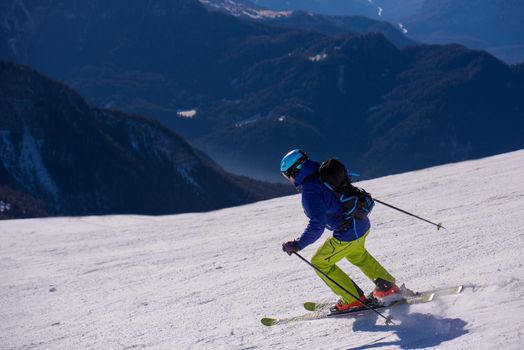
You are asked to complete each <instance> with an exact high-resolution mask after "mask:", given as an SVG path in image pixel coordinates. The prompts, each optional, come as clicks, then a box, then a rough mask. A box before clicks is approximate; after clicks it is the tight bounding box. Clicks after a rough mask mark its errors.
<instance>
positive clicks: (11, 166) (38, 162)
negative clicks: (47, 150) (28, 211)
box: [0, 128, 60, 203]
mask: <svg viewBox="0 0 524 350" xmlns="http://www.w3.org/2000/svg"><path fill="white" fill-rule="evenodd" d="M41 146H42V142H39V141H37V140H35V138H34V137H33V135H32V134H31V131H30V130H29V129H28V128H26V129H25V130H24V133H23V136H22V140H21V142H20V143H19V144H18V145H15V143H14V142H13V139H12V137H11V133H10V131H6V130H3V131H1V132H0V149H1V150H2V152H0V160H1V162H2V164H3V166H4V167H5V169H6V170H7V172H8V173H9V174H11V175H12V176H13V177H14V179H15V180H16V181H17V182H18V183H20V184H24V186H26V188H27V189H28V190H32V191H37V190H38V189H39V188H41V189H42V190H43V191H44V192H45V193H46V194H47V195H49V196H50V198H51V199H52V200H53V201H55V203H57V202H58V199H59V195H60V191H59V189H58V186H57V185H56V183H55V182H54V180H53V178H52V177H51V175H50V174H49V172H48V171H47V168H46V167H45V165H44V162H43V160H42V156H41V153H40V149H41Z"/></svg>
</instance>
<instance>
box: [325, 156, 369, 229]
mask: <svg viewBox="0 0 524 350" xmlns="http://www.w3.org/2000/svg"><path fill="white" fill-rule="evenodd" d="M319 176H320V181H321V182H322V183H323V184H324V186H326V187H327V188H328V189H329V190H330V191H331V192H332V193H333V194H334V195H335V196H336V197H337V198H338V200H339V201H340V202H342V206H343V208H344V218H343V220H342V221H341V222H340V224H339V226H338V227H337V229H336V230H335V231H343V230H347V229H348V228H351V227H352V226H353V219H357V220H363V219H365V218H366V217H367V216H368V214H369V213H370V212H371V210H372V209H373V207H374V206H375V201H374V200H373V198H372V197H371V195H370V194H369V193H367V192H366V191H364V190H363V189H362V188H358V187H355V186H353V185H352V184H351V178H350V177H349V175H348V172H347V170H346V167H345V166H344V164H342V163H341V162H340V161H339V160H338V159H335V158H332V159H328V160H326V161H325V162H324V163H322V165H321V166H320V169H319Z"/></svg>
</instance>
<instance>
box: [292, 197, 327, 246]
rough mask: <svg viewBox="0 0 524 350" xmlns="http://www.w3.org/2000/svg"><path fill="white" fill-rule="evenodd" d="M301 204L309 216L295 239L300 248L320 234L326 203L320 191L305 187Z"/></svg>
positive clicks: (323, 223) (324, 221)
mask: <svg viewBox="0 0 524 350" xmlns="http://www.w3.org/2000/svg"><path fill="white" fill-rule="evenodd" d="M302 206H303V207H304V212H305V213H306V215H307V217H308V218H309V224H308V225H307V227H306V229H305V230H304V232H303V233H302V236H300V238H299V239H297V241H296V242H297V245H298V247H299V248H300V249H301V250H302V249H304V248H305V247H307V246H308V245H310V244H311V243H313V242H315V241H316V240H317V239H319V238H320V236H322V233H323V232H324V229H325V228H326V224H327V219H326V204H325V203H324V200H323V198H322V193H321V192H320V191H318V189H315V188H312V189H305V190H303V192H302Z"/></svg>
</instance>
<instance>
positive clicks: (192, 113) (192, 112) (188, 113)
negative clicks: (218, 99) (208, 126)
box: [176, 109, 197, 119]
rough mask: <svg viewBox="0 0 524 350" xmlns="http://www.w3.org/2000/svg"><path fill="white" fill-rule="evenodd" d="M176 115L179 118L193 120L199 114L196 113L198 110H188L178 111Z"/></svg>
mask: <svg viewBox="0 0 524 350" xmlns="http://www.w3.org/2000/svg"><path fill="white" fill-rule="evenodd" d="M176 114H177V115H178V116H179V117H182V118H186V119H191V118H193V117H194V116H195V115H196V114H197V111H196V109H188V110H182V109H178V110H177V111H176Z"/></svg>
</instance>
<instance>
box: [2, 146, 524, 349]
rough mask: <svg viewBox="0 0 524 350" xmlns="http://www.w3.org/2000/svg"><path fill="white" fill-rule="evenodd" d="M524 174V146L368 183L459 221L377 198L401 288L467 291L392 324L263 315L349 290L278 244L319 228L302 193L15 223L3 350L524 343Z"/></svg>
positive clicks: (378, 252)
mask: <svg viewBox="0 0 524 350" xmlns="http://www.w3.org/2000/svg"><path fill="white" fill-rule="evenodd" d="M523 178H524V150H523V151H518V152H513V153H508V154H503V155H499V156H495V157H490V158H486V159H481V160H475V161H468V162H464V163H458V164H451V165H446V166H440V167H436V168H431V169H426V170H422V171H416V172H412V173H405V174H400V175H395V176H388V177H384V178H379V179H375V180H372V181H366V182H365V183H362V185H363V186H364V187H365V188H367V189H368V190H369V191H370V192H371V193H372V194H374V195H375V196H376V197H377V198H380V199H382V200H384V201H389V202H390V203H392V204H396V205H398V206H401V207H403V208H405V209H407V210H412V211H414V212H416V213H418V214H420V215H422V216H426V217H428V218H429V219H432V220H435V221H440V220H442V221H443V222H444V225H445V226H446V227H447V229H446V230H441V231H437V230H435V229H434V228H433V227H432V226H430V225H428V224H425V223H423V222H421V221H416V220H414V219H412V218H410V217H408V216H405V215H403V214H401V213H398V212H396V211H393V210H391V209H389V208H385V207H382V206H378V205H377V208H376V209H375V211H374V212H373V214H372V221H373V232H372V234H371V236H370V238H369V239H368V244H367V246H368V248H369V250H370V251H371V252H372V253H373V254H374V255H375V256H376V257H377V258H378V259H379V260H380V261H382V262H383V264H384V265H385V266H387V267H388V268H389V269H390V271H391V272H392V273H393V274H394V275H395V276H396V277H397V278H398V280H399V281H400V282H401V283H402V282H405V283H406V284H407V285H408V286H409V287H411V288H413V289H427V288H431V287H436V286H450V285H455V284H458V283H464V284H467V285H468V286H469V287H468V288H467V289H466V290H465V291H464V292H463V295H461V296H451V297H446V298H441V299H438V300H436V301H434V302H432V303H429V304H424V305H413V306H411V307H398V308H396V309H394V310H393V311H392V312H393V317H394V318H395V319H396V320H397V321H399V322H398V323H400V325H398V326H391V327H388V326H384V324H383V322H382V321H381V320H377V319H376V318H375V317H373V316H372V317H368V318H361V319H359V320H358V321H355V320H351V319H337V320H334V319H329V320H321V321H312V322H303V323H296V324H291V325H284V326H275V327H272V328H267V327H264V326H262V325H261V324H260V322H259V320H260V318H261V317H263V316H292V315H299V314H302V313H304V311H303V310H301V303H302V302H303V301H306V300H330V299H333V300H335V298H334V297H332V296H331V295H330V292H329V291H328V290H327V288H326V287H325V286H324V285H323V284H322V283H321V281H320V280H319V279H318V278H317V277H316V276H315V275H314V273H313V272H312V271H311V270H310V268H309V267H307V266H306V265H305V264H304V263H303V262H301V261H300V260H299V259H298V258H296V257H294V256H291V257H289V256H287V255H286V254H284V253H283V252H282V251H281V250H280V245H281V243H282V242H283V241H285V240H287V239H290V238H293V237H295V236H297V235H298V234H299V233H300V232H301V230H302V228H303V226H304V224H305V223H306V221H305V217H304V215H303V214H302V209H301V208H300V203H299V200H300V197H299V196H290V197H286V198H280V199H275V200H270V201H265V202H259V203H255V204H252V205H246V206H243V207H237V208H231V209H226V210H220V211H215V212H210V213H204V214H183V215H175V216H164V217H145V216H107V217H76V218H56V219H38V220H18V221H4V222H1V223H0V320H1V322H0V348H1V349H85V348H92V349H135V348H147V349H299V348H300V349H375V348H381V349H396V348H431V347H435V348H439V349H472V348H476V349H493V348H496V347H498V348H499V349H519V348H521V347H522V342H523V340H524V336H523V332H524V331H523V330H522V328H523V327H524V316H523V312H524V301H523V299H522V297H523V296H524V281H523V279H524V266H523V263H524V257H523V255H522V247H523V243H524V234H523V231H524V230H523V226H524V183H523V181H522V179H523ZM328 235H329V233H325V235H324V236H323V237H322V239H321V240H322V241H323V240H324V239H325V238H326V237H328ZM318 243H320V241H319V242H317V244H316V245H318ZM314 250H315V247H308V248H307V249H306V250H305V251H304V252H303V254H304V255H305V256H307V257H310V256H311V255H312V254H313V252H314ZM342 266H343V268H345V269H346V270H347V271H349V272H350V274H351V275H352V276H354V278H355V280H356V281H357V282H358V283H359V284H361V285H362V286H363V287H365V288H366V289H367V290H370V289H371V288H372V284H371V282H369V281H368V280H365V278H364V277H363V275H362V273H360V272H359V271H356V269H355V268H354V267H352V266H350V265H349V264H347V263H342Z"/></svg>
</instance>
